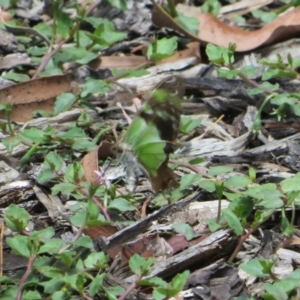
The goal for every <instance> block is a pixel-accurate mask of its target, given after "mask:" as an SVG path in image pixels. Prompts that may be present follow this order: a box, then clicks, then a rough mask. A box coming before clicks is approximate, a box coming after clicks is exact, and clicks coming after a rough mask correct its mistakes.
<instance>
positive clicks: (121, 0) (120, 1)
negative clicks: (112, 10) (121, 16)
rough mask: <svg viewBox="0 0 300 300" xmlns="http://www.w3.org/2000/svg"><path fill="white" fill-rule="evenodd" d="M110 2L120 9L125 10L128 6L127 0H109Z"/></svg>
mask: <svg viewBox="0 0 300 300" xmlns="http://www.w3.org/2000/svg"><path fill="white" fill-rule="evenodd" d="M108 2H109V3H110V4H111V5H112V6H114V7H116V8H118V9H121V10H125V9H126V8H127V6H126V1H125V0H108Z"/></svg>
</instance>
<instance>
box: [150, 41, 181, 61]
mask: <svg viewBox="0 0 300 300" xmlns="http://www.w3.org/2000/svg"><path fill="white" fill-rule="evenodd" d="M176 49H177V37H175V36H174V37H172V38H169V39H168V38H163V39H161V40H155V41H153V42H151V44H150V46H149V48H148V50H147V57H148V59H150V60H152V61H154V62H157V61H159V60H162V59H164V58H167V57H170V56H171V55H173V54H174V52H175V50H176Z"/></svg>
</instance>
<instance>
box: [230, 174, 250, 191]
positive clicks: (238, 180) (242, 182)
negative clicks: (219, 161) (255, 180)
mask: <svg viewBox="0 0 300 300" xmlns="http://www.w3.org/2000/svg"><path fill="white" fill-rule="evenodd" d="M251 182H252V181H251V180H250V179H249V178H248V177H246V176H241V175H235V176H232V177H229V178H228V179H227V180H226V181H225V184H226V185H227V186H228V185H229V186H233V187H236V188H241V187H245V186H247V185H248V184H250V183H251Z"/></svg>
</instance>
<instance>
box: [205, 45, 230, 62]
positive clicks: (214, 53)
mask: <svg viewBox="0 0 300 300" xmlns="http://www.w3.org/2000/svg"><path fill="white" fill-rule="evenodd" d="M229 48H230V49H229ZM229 48H228V49H226V48H224V47H221V46H215V45H213V44H208V45H207V46H206V54H207V56H208V58H209V60H210V61H211V62H212V63H214V64H216V65H220V66H223V65H229V64H232V63H234V56H233V55H234V47H231V46H229Z"/></svg>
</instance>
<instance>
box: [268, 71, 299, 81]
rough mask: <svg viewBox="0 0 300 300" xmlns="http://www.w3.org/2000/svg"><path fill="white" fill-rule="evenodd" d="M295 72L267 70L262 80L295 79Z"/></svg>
mask: <svg viewBox="0 0 300 300" xmlns="http://www.w3.org/2000/svg"><path fill="white" fill-rule="evenodd" d="M297 74H298V73H297V72H296V71H289V70H280V69H273V70H272V69H269V70H267V71H265V72H264V73H263V76H262V80H269V79H271V78H282V77H287V78H297Z"/></svg>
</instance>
